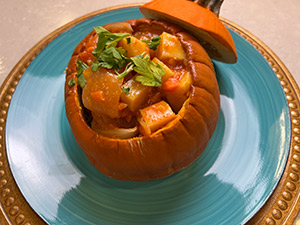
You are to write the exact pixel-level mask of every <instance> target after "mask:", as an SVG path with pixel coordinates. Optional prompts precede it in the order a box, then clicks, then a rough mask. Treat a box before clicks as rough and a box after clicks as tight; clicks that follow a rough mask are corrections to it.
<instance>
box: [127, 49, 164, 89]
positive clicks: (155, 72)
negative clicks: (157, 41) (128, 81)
mask: <svg viewBox="0 0 300 225" xmlns="http://www.w3.org/2000/svg"><path fill="white" fill-rule="evenodd" d="M149 59H150V57H149V55H146V56H143V55H137V56H135V57H131V60H132V61H133V63H134V64H135V67H134V68H133V69H134V71H136V72H137V73H138V74H140V75H139V76H137V77H136V81H139V82H141V83H142V84H143V85H145V86H153V87H158V86H161V77H162V76H163V75H164V74H165V73H166V72H165V70H164V68H163V67H162V66H161V65H160V64H157V63H154V62H152V61H150V60H149Z"/></svg>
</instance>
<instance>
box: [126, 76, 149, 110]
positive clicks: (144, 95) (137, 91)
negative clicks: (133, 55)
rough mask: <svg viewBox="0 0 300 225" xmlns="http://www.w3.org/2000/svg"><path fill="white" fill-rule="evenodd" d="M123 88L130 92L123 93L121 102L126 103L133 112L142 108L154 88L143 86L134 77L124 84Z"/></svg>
mask: <svg viewBox="0 0 300 225" xmlns="http://www.w3.org/2000/svg"><path fill="white" fill-rule="evenodd" d="M122 88H123V89H127V90H128V92H126V93H125V92H124V91H123V92H122V94H121V101H122V102H124V103H126V104H127V105H128V108H129V110H130V111H132V112H135V111H137V110H139V109H140V108H141V105H142V104H143V103H144V102H145V101H146V100H147V99H148V95H149V93H150V92H151V90H152V87H149V86H144V85H142V84H141V83H140V82H138V81H136V80H135V79H134V77H133V78H132V79H130V80H128V81H127V82H126V83H125V84H123V86H122Z"/></svg>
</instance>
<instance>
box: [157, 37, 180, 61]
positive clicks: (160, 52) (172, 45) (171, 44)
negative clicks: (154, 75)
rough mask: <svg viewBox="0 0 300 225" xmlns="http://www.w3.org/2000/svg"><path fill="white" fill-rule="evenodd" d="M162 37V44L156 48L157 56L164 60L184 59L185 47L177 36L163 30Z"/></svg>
mask: <svg viewBox="0 0 300 225" xmlns="http://www.w3.org/2000/svg"><path fill="white" fill-rule="evenodd" d="M160 37H161V40H160V44H159V45H158V48H157V50H156V57H157V58H159V59H160V60H162V61H169V60H184V58H185V53H184V49H183V47H182V46H181V44H180V42H179V40H178V38H177V37H176V36H174V35H172V34H169V33H166V32H163V33H162V34H161V35H160Z"/></svg>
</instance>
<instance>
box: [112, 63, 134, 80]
mask: <svg viewBox="0 0 300 225" xmlns="http://www.w3.org/2000/svg"><path fill="white" fill-rule="evenodd" d="M133 67H134V64H133V63H132V62H130V63H128V64H127V65H126V67H125V69H124V71H123V72H122V73H118V71H115V72H116V74H118V79H122V78H123V77H125V76H126V75H127V74H129V73H130V72H131V71H132V70H133Z"/></svg>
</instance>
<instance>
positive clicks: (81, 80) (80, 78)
mask: <svg viewBox="0 0 300 225" xmlns="http://www.w3.org/2000/svg"><path fill="white" fill-rule="evenodd" d="M76 65H77V81H78V84H79V85H80V87H82V88H83V87H84V86H85V85H86V79H85V77H84V75H83V71H84V70H86V69H87V68H89V67H88V65H86V64H85V63H84V62H82V61H81V60H80V59H78V60H77V62H76Z"/></svg>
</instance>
